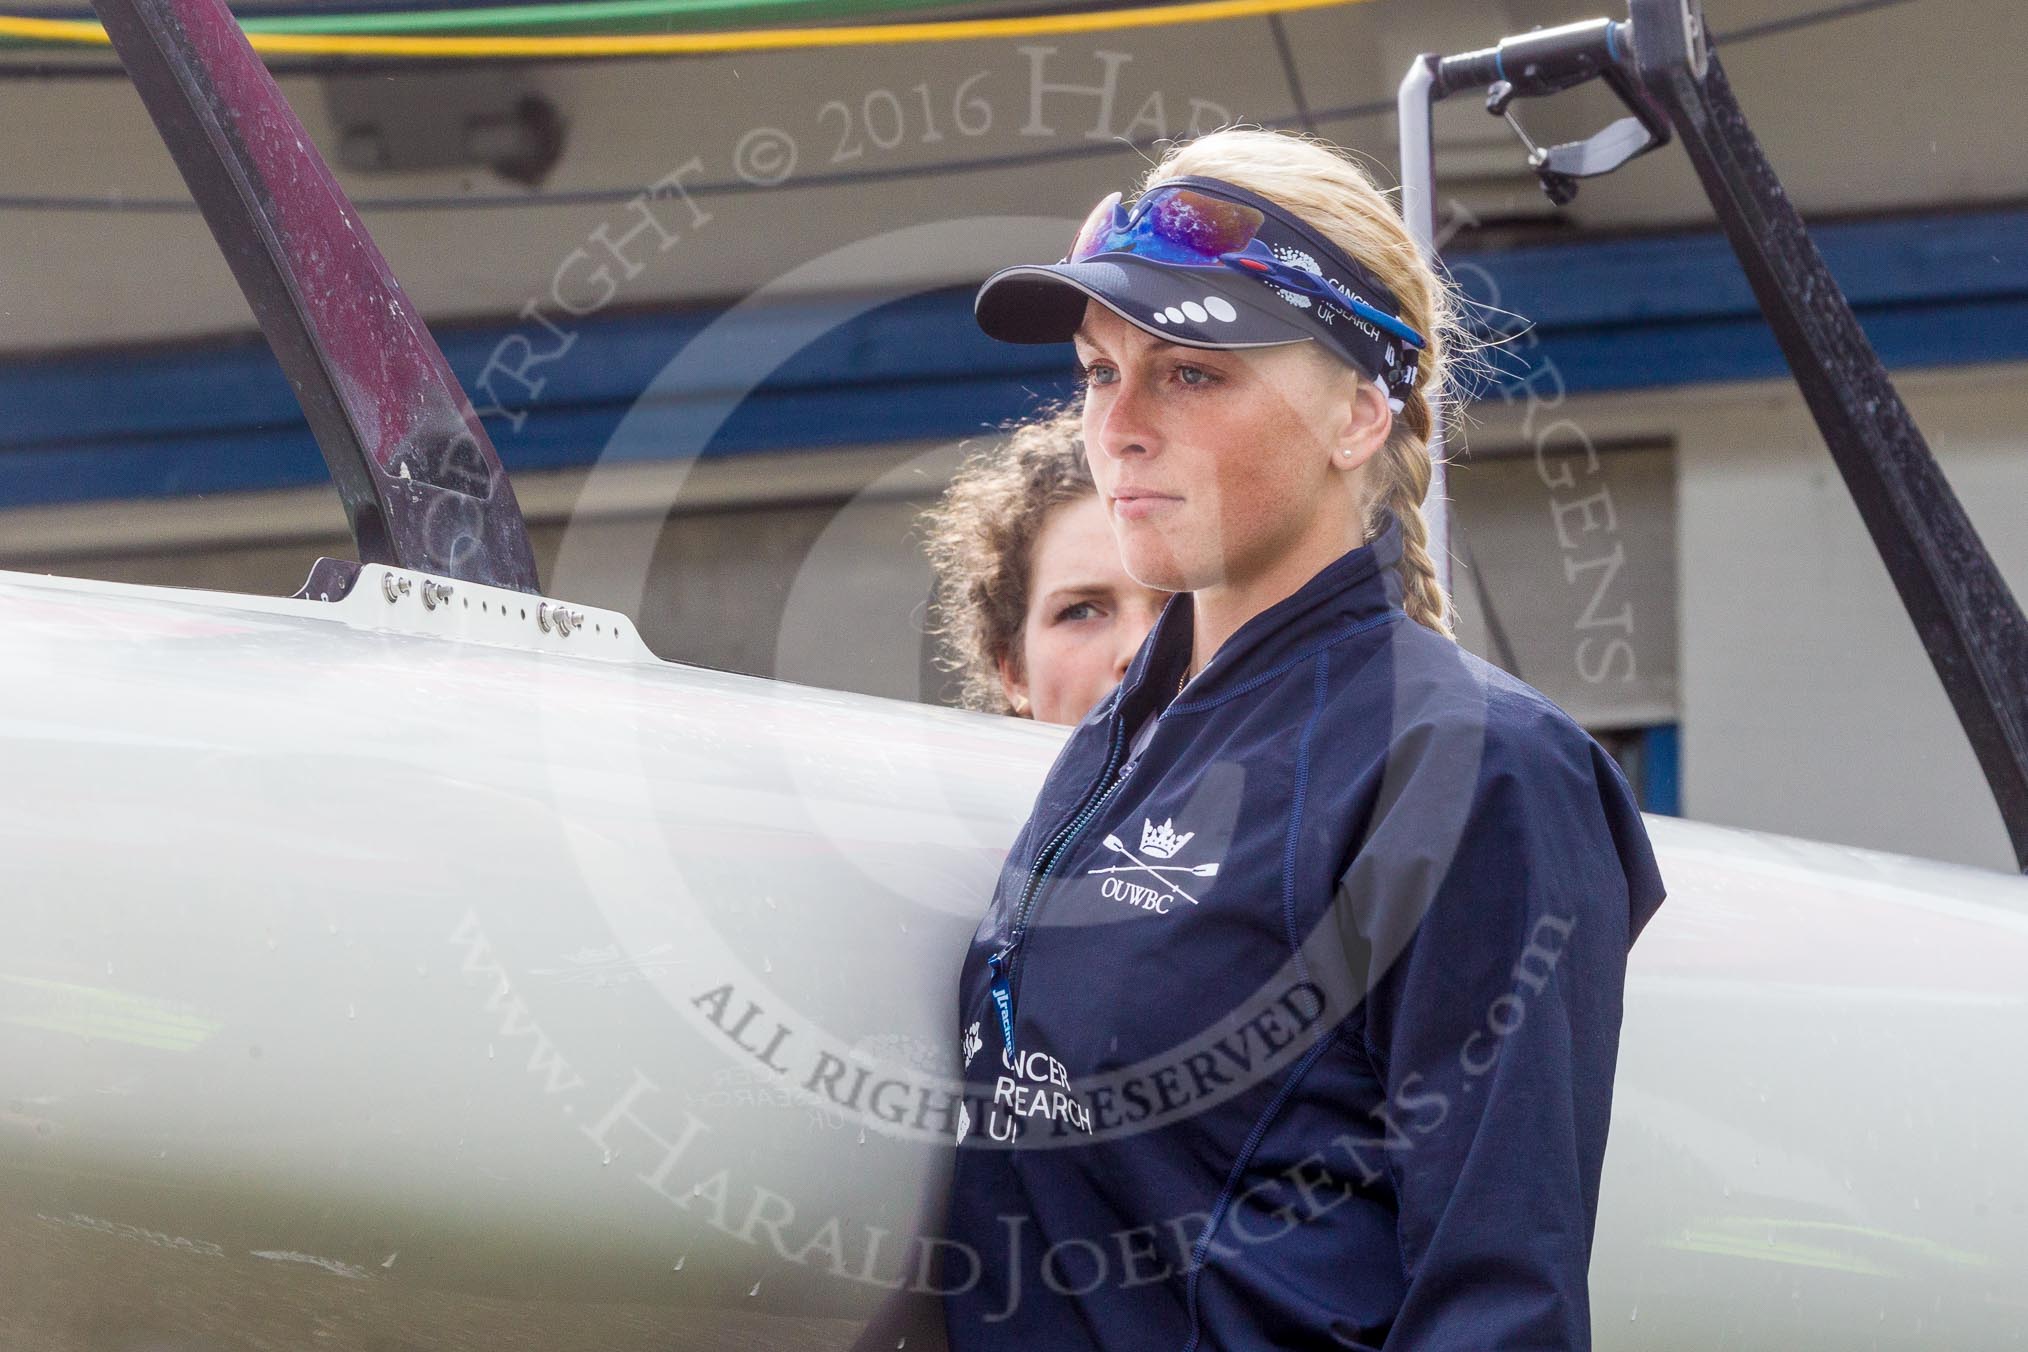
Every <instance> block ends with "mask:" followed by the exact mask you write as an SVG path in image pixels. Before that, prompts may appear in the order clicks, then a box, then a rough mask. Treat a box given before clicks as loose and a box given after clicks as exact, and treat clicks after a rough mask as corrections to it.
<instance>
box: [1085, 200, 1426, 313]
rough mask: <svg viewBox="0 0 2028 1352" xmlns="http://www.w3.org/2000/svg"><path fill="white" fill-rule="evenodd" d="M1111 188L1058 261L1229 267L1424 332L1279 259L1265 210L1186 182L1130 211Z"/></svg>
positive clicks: (1142, 202) (1138, 203)
mask: <svg viewBox="0 0 2028 1352" xmlns="http://www.w3.org/2000/svg"><path fill="white" fill-rule="evenodd" d="M1120 202H1121V198H1120V194H1119V193H1112V194H1110V195H1108V196H1107V197H1106V199H1105V200H1104V201H1102V202H1100V203H1099V204H1098V205H1097V206H1095V207H1093V208H1092V211H1091V215H1090V216H1088V217H1087V218H1086V219H1085V223H1084V225H1083V227H1082V228H1081V229H1079V230H1078V232H1077V238H1076V239H1075V240H1073V241H1072V242H1071V246H1070V253H1069V254H1068V255H1067V256H1065V257H1064V258H1063V259H1061V260H1059V261H1060V262H1062V263H1082V262H1084V261H1085V260H1086V259H1088V258H1095V257H1097V256H1098V255H1100V254H1108V253H1124V254H1131V255H1133V256H1134V257H1136V258H1145V259H1147V260H1148V261H1149V262H1151V263H1166V264H1168V265H1169V266H1171V267H1185V268H1208V267H1223V268H1230V269H1232V270H1233V271H1235V272H1240V273H1245V274H1249V275H1252V276H1255V277H1258V278H1260V279H1261V280H1263V281H1267V282H1271V283H1272V284H1274V285H1276V286H1280V287H1285V288H1287V289H1289V290H1292V291H1300V292H1302V293H1304V294H1305V295H1309V296H1314V297H1316V298H1317V299H1319V300H1327V301H1329V302H1331V303H1332V304H1333V305H1340V306H1343V307H1345V308H1346V309H1348V310H1351V311H1352V312H1353V313H1354V314H1356V315H1358V316H1359V317H1360V318H1362V319H1365V320H1366V321H1368V322H1369V323H1372V324H1375V325H1377V326H1379V327H1380V328H1382V329H1385V330H1386V331H1387V332H1389V333H1391V334H1393V335H1394V336H1395V337H1397V338H1399V339H1401V340H1402V341H1403V342H1405V343H1408V344H1409V345H1410V346H1412V347H1415V348H1417V349H1420V348H1421V347H1422V346H1423V337H1422V335H1421V334H1420V333H1417V332H1416V331H1415V330H1414V329H1413V328H1411V327H1410V326H1409V325H1407V324H1405V323H1403V322H1402V321H1401V320H1400V319H1397V318H1396V317H1395V316H1393V315H1391V314H1388V313H1387V312H1386V311H1385V310H1381V309H1377V308H1376V307H1374V306H1372V305H1369V304H1367V303H1366V302H1365V301H1362V300H1360V299H1359V298H1358V297H1356V296H1353V295H1350V294H1349V293H1347V292H1346V291H1344V290H1343V289H1341V288H1339V287H1336V286H1333V285H1332V284H1331V283H1330V282H1329V281H1328V280H1326V279H1325V278H1323V277H1320V276H1318V275H1317V274H1316V273H1314V272H1310V271H1309V270H1307V269H1305V268H1299V267H1295V266H1293V265H1292V264H1288V263H1284V262H1282V261H1281V260H1280V259H1279V258H1276V257H1275V256H1274V253H1273V252H1272V251H1271V250H1270V249H1269V248H1268V247H1267V245H1266V244H1264V243H1263V242H1262V241H1261V240H1260V238H1259V234H1260V228H1261V226H1262V225H1263V224H1264V223H1266V221H1267V214H1266V213H1265V212H1263V211H1261V210H1260V209H1259V208H1258V207H1251V206H1248V205H1247V204H1246V203H1244V202H1232V201H1227V200H1226V199H1224V198H1220V197H1213V196H1211V195H1210V194H1209V193H1203V192H1198V191H1197V190H1196V189H1194V188H1189V187H1166V188H1156V189H1153V190H1152V191H1150V192H1148V193H1147V194H1146V195H1144V196H1143V197H1142V198H1141V200H1140V201H1138V202H1136V203H1135V204H1134V209H1133V210H1132V211H1131V212H1130V211H1128V210H1127V209H1126V208H1125V207H1123V206H1122V205H1121V204H1120Z"/></svg>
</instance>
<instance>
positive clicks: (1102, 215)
mask: <svg viewBox="0 0 2028 1352" xmlns="http://www.w3.org/2000/svg"><path fill="white" fill-rule="evenodd" d="M1119 204H1120V195H1119V194H1118V193H1111V194H1108V195H1107V197H1106V199H1105V200H1104V201H1103V202H1100V203H1099V204H1098V205H1097V206H1095V207H1093V208H1092V209H1091V215H1089V216H1087V217H1085V218H1084V224H1083V225H1082V226H1080V227H1079V228H1078V232H1077V238H1076V239H1075V240H1073V241H1071V245H1070V261H1071V262H1073V263H1077V262H1081V261H1083V260H1084V259H1085V258H1088V257H1090V256H1091V255H1092V254H1093V253H1096V252H1097V251H1098V247H1099V242H1100V241H1101V240H1103V239H1104V238H1105V237H1106V234H1107V233H1108V230H1109V228H1110V227H1111V225H1112V222H1113V208H1114V207H1116V206H1118V205H1119Z"/></svg>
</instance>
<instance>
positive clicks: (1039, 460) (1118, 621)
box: [923, 405, 1169, 723]
mask: <svg viewBox="0 0 2028 1352" xmlns="http://www.w3.org/2000/svg"><path fill="white" fill-rule="evenodd" d="M1082 425H1083V413H1082V411H1081V409H1080V408H1079V407H1077V406H1076V405H1072V406H1069V407H1063V408H1055V409H1048V410H1045V411H1043V412H1042V413H1040V414H1039V415H1037V416H1036V417H1035V418H1033V419H1031V420H1029V421H1028V422H1026V423H1023V424H1022V425H1021V426H1019V427H1017V428H1016V429H1015V430H1014V432H1013V434H1012V435H1011V436H1010V437H1009V438H1008V439H1007V442H1006V444H1005V445H1004V446H993V447H989V448H987V449H986V450H983V451H979V452H976V453H974V454H973V455H972V456H970V457H969V458H968V459H967V460H966V461H965V462H964V464H963V465H962V466H960V468H959V470H958V472H957V474H956V475H954V476H953V477H952V480H951V485H950V488H949V489H948V490H947V491H946V492H945V494H944V497H943V500H942V501H941V502H940V503H938V504H937V506H935V507H933V508H931V509H930V510H929V511H927V512H925V513H924V514H923V525H924V530H925V534H926V536H927V547H928V552H929V556H930V561H931V564H932V566H933V567H934V568H935V570H936V576H937V589H936V609H937V613H938V616H939V624H938V629H937V632H938V633H939V635H940V636H941V637H942V639H943V645H944V651H943V653H942V654H941V662H942V665H944V666H945V667H946V669H949V670H954V671H956V672H957V673H959V676H960V682H961V684H960V698H961V700H962V702H963V703H964V704H965V706H966V707H967V708H972V709H981V710H986V711H988V712H992V713H1011V714H1015V715H1018V716H1020V717H1024V718H1033V719H1036V720H1037V721H1039V722H1043V723H1076V722H1077V721H1078V720H1079V719H1081V718H1083V717H1084V716H1085V714H1086V713H1088V712H1089V711H1090V710H1091V708H1092V706H1093V705H1095V704H1097V703H1098V702H1099V700H1100V699H1101V698H1102V697H1103V696H1105V695H1106V694H1107V693H1108V692H1110V691H1111V690H1112V688H1113V687H1114V686H1116V685H1118V684H1119V681H1120V677H1121V676H1122V675H1123V674H1125V672H1126V669H1127V663H1128V662H1129V661H1131V660H1132V658H1133V656H1134V653H1135V652H1136V651H1138V650H1139V649H1140V646H1141V640H1142V639H1144V638H1146V637H1147V634H1148V630H1149V629H1150V628H1152V627H1153V626H1154V623H1155V617H1156V616H1157V615H1158V614H1160V613H1161V610H1162V605H1163V603H1164V602H1166V601H1167V600H1168V599H1169V593H1167V592H1164V591H1157V590H1156V589H1154V588H1152V587H1144V586H1142V585H1141V584H1140V583H1138V582H1136V581H1135V580H1134V579H1133V578H1132V577H1130V576H1128V575H1127V571H1126V569H1125V568H1123V567H1122V566H1121V565H1120V551H1119V546H1118V545H1117V544H1116V543H1115V542H1114V540H1113V534H1112V529H1111V527H1109V526H1108V525H1107V524H1106V518H1105V508H1104V505H1103V504H1102V503H1100V501H1099V497H1098V489H1097V487H1096V486H1095V485H1094V484H1093V483H1092V478H1091V469H1090V467H1089V466H1087V465H1086V463H1085V455H1084V443H1083V441H1082V440H1081V439H1080V435H1079V433H1080V428H1081V427H1082Z"/></svg>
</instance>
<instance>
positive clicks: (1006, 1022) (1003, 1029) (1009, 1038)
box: [986, 944, 1014, 1056]
mask: <svg viewBox="0 0 2028 1352" xmlns="http://www.w3.org/2000/svg"><path fill="white" fill-rule="evenodd" d="M1013 952H1014V945H1012V944H1009V945H1007V946H1006V947H1005V948H1003V949H1001V950H1000V951H999V952H998V953H995V954H994V955H993V956H992V957H990V958H987V959H986V969H987V970H988V971H990V972H991V973H992V974H993V987H992V989H993V1007H994V1008H995V1009H997V1010H999V1011H1000V1041H1001V1043H1002V1045H1004V1046H1005V1047H1006V1048H1007V1055H1009V1056H1012V1055H1014V990H1013V987H1011V986H1009V985H1008V984H1007V960H1008V958H1009V957H1010V956H1012V954H1013Z"/></svg>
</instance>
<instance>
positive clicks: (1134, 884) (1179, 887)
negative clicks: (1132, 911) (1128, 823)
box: [1085, 817, 1218, 915]
mask: <svg viewBox="0 0 2028 1352" xmlns="http://www.w3.org/2000/svg"><path fill="white" fill-rule="evenodd" d="M1196 834H1197V833H1196V832H1195V831H1185V832H1183V833H1182V834H1181V835H1178V834H1177V833H1176V822H1175V819H1174V818H1173V817H1172V818H1170V819H1169V820H1167V821H1164V822H1163V823H1162V824H1161V825H1160V826H1157V825H1155V822H1154V819H1153V818H1151V817H1143V818H1142V819H1141V848H1140V849H1139V850H1138V851H1135V850H1132V849H1129V848H1128V847H1127V845H1126V843H1125V842H1124V841H1122V840H1121V839H1120V838H1119V837H1118V836H1111V835H1109V836H1107V837H1106V838H1105V847H1106V849H1108V850H1109V851H1111V852H1112V853H1113V854H1116V855H1118V856H1120V857H1121V858H1122V859H1124V860H1126V861H1127V862H1125V863H1122V864H1109V865H1106V866H1105V867H1102V868H1094V869H1086V870H1085V876H1086V877H1096V876H1103V877H1104V879H1105V881H1104V882H1102V883H1100V884H1099V895H1100V896H1102V897H1105V898H1106V899H1107V900H1109V901H1124V902H1126V903H1127V904H1128V905H1129V906H1133V907H1135V908H1137V909H1139V910H1143V911H1153V912H1154V913H1155V914H1156V915H1167V914H1169V906H1170V903H1172V902H1176V901H1187V902H1189V903H1190V904H1191V905H1192V906H1195V905H1197V904H1198V901H1197V898H1196V897H1195V896H1194V895H1193V894H1192V893H1191V892H1190V891H1189V889H1188V888H1186V887H1185V886H1184V882H1183V880H1184V879H1195V878H1215V877H1217V876H1218V861H1217V860H1215V859H1214V860H1212V861H1210V862H1209V863H1203V864H1151V863H1149V862H1148V860H1147V859H1143V858H1142V857H1141V856H1142V855H1147V856H1149V858H1153V859H1174V858H1175V857H1176V856H1177V855H1178V854H1180V853H1181V852H1182V850H1183V847H1184V846H1186V845H1188V844H1189V843H1190V841H1191V840H1192V838H1194V837H1195V836H1196Z"/></svg>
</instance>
